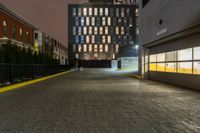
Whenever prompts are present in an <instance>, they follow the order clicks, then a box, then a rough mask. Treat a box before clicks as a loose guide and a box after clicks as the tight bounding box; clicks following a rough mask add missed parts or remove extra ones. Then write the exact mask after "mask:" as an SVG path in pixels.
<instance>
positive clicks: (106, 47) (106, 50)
mask: <svg viewBox="0 0 200 133" xmlns="http://www.w3.org/2000/svg"><path fill="white" fill-rule="evenodd" d="M105 52H108V44H105Z"/></svg>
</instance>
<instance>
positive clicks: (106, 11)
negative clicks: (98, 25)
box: [105, 8, 109, 16]
mask: <svg viewBox="0 0 200 133" xmlns="http://www.w3.org/2000/svg"><path fill="white" fill-rule="evenodd" d="M108 14H109V12H108V8H105V16H108Z"/></svg>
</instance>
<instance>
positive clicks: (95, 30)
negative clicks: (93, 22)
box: [94, 27, 98, 35]
mask: <svg viewBox="0 0 200 133" xmlns="http://www.w3.org/2000/svg"><path fill="white" fill-rule="evenodd" d="M94 34H95V35H97V34H98V28H97V27H94Z"/></svg>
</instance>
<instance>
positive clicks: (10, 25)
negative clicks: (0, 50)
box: [0, 3, 35, 49]
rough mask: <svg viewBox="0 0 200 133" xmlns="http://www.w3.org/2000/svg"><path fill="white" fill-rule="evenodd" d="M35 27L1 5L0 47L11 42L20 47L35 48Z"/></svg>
mask: <svg viewBox="0 0 200 133" xmlns="http://www.w3.org/2000/svg"><path fill="white" fill-rule="evenodd" d="M34 29H35V27H34V26H33V25H32V24H31V23H30V22H28V21H27V20H25V19H23V18H21V17H20V16H18V15H16V14H15V13H13V12H12V11H11V10H9V9H7V8H6V7H5V6H4V5H2V4H1V3H0V31H1V32H0V45H3V44H6V43H7V42H8V41H11V44H14V45H17V46H19V47H25V48H31V49H33V47H34V38H33V37H34Z"/></svg>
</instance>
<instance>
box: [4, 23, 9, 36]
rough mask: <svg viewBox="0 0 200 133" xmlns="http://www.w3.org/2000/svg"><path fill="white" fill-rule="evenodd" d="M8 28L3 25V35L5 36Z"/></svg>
mask: <svg viewBox="0 0 200 133" xmlns="http://www.w3.org/2000/svg"><path fill="white" fill-rule="evenodd" d="M7 33H8V29H7V27H6V26H4V27H3V36H4V37H7Z"/></svg>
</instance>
